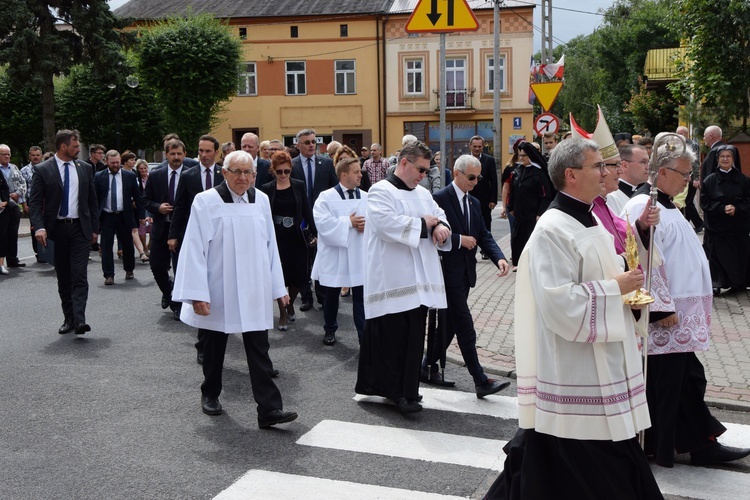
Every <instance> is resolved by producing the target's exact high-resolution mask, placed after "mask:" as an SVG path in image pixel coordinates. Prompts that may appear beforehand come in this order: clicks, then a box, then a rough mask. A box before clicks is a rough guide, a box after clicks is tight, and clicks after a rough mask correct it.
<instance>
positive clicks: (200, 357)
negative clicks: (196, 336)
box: [195, 352, 203, 365]
mask: <svg viewBox="0 0 750 500" xmlns="http://www.w3.org/2000/svg"><path fill="white" fill-rule="evenodd" d="M195 360H196V361H197V362H198V364H199V365H202V364H203V353H202V352H198V353H197V354H196V355H195Z"/></svg>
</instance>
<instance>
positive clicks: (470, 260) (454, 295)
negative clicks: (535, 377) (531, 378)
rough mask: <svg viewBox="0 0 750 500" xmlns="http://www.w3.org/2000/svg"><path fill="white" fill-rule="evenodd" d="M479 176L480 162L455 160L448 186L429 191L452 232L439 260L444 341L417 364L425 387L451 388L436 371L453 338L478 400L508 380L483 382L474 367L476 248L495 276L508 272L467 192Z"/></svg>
mask: <svg viewBox="0 0 750 500" xmlns="http://www.w3.org/2000/svg"><path fill="white" fill-rule="evenodd" d="M481 172H482V164H481V163H480V162H479V160H478V159H477V158H475V157H474V156H471V155H463V156H460V157H459V158H458V160H456V164H455V166H454V167H453V174H454V176H455V177H454V179H453V182H452V183H450V184H449V185H448V186H446V187H444V188H443V189H441V190H440V191H438V192H437V193H435V201H436V202H437V204H438V205H440V208H442V209H443V210H445V216H446V217H447V219H448V223H449V224H450V225H451V228H453V234H451V240H453V241H452V244H451V250H450V251H449V252H442V260H441V264H442V267H443V278H444V279H445V295H446V298H447V301H448V311H447V312H448V338H447V339H442V340H444V342H441V343H440V344H441V345H440V346H439V350H440V351H442V352H438V349H433V348H432V346H430V347H428V355H427V356H425V359H424V361H423V362H422V373H421V374H420V379H421V380H422V382H426V383H428V384H433V385H438V386H444V387H452V386H454V385H455V383H454V382H452V381H448V380H445V379H444V378H443V376H442V375H441V374H440V373H439V372H438V363H437V361H438V359H440V358H441V357H442V354H443V352H445V349H446V348H447V347H448V345H450V343H451V342H452V341H453V336H454V335H455V336H456V337H457V338H458V347H459V348H460V349H461V355H462V356H463V358H464V362H465V363H466V368H467V369H468V370H469V373H470V374H471V376H472V377H473V378H474V386H475V389H476V393H477V397H478V398H480V399H481V398H483V397H485V396H488V395H490V394H495V393H496V392H500V391H501V390H503V389H505V388H506V387H508V386H509V385H510V382H499V381H497V380H493V379H490V378H487V375H485V373H484V370H483V369H482V365H480V364H479V357H478V356H477V333H476V331H475V330H474V320H473V319H472V317H471V311H470V310H469V304H468V303H467V301H466V300H467V298H468V297H469V289H470V288H473V287H474V285H476V282H477V247H479V248H480V249H481V250H482V252H483V253H484V254H485V255H487V256H488V257H489V258H490V259H492V262H493V263H494V264H495V265H496V266H497V268H498V270H499V271H500V272H499V274H498V276H505V275H506V274H508V269H509V267H508V261H507V260H506V259H505V255H503V252H502V250H500V247H498V246H497V243H495V239H494V238H493V237H492V233H490V232H489V231H488V230H487V228H486V227H485V225H484V220H483V219H482V211H481V209H480V206H479V200H477V199H476V198H474V197H473V196H472V195H470V194H469V191H471V190H473V189H474V188H475V186H476V185H477V183H478V182H479V181H480V180H481V179H482V175H481Z"/></svg>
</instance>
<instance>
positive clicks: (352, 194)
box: [346, 189, 354, 200]
mask: <svg viewBox="0 0 750 500" xmlns="http://www.w3.org/2000/svg"><path fill="white" fill-rule="evenodd" d="M346 192H347V193H349V199H350V200H353V199H354V190H353V189H347V190H346Z"/></svg>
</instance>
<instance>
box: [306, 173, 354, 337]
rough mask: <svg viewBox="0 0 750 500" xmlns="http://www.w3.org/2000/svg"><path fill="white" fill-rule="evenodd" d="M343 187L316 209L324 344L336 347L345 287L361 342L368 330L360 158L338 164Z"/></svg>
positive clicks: (316, 277)
mask: <svg viewBox="0 0 750 500" xmlns="http://www.w3.org/2000/svg"><path fill="white" fill-rule="evenodd" d="M336 175H337V176H338V178H339V184H337V185H336V186H334V187H332V188H331V189H327V190H325V191H323V192H322V193H320V196H318V199H317V200H315V205H314V206H313V217H314V218H315V226H316V227H317V228H318V252H317V255H316V256H315V263H314V264H313V268H312V273H311V275H312V279H314V280H318V281H319V282H320V284H321V285H322V286H323V287H324V290H323V330H324V332H325V334H324V336H323V343H324V344H325V345H333V344H335V343H336V330H338V322H337V321H336V317H337V316H338V310H339V297H340V293H341V287H348V288H350V289H351V294H352V315H353V316H354V326H355V327H356V328H357V338H358V339H359V340H360V341H361V340H362V332H363V330H364V328H365V306H364V302H363V298H362V289H363V286H362V285H363V283H364V276H365V234H364V232H365V216H364V214H365V210H367V193H366V192H364V191H360V189H359V187H358V186H359V184H360V182H361V181H362V167H361V166H360V164H359V160H358V159H357V158H345V159H343V160H341V161H339V162H338V164H336Z"/></svg>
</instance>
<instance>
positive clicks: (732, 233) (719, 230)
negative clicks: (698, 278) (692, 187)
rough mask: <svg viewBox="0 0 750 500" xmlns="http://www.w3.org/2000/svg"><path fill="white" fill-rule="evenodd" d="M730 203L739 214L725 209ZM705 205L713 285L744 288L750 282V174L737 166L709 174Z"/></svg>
mask: <svg viewBox="0 0 750 500" xmlns="http://www.w3.org/2000/svg"><path fill="white" fill-rule="evenodd" d="M727 205H734V207H735V215H733V216H729V215H727V214H726V213H725V212H724V209H725V207H726V206H727ZM701 208H702V209H703V212H704V219H705V227H706V235H707V236H708V238H706V239H705V242H704V247H705V250H706V255H707V256H708V262H709V265H710V268H711V281H712V282H713V287H714V288H741V289H744V288H745V287H747V285H748V283H750V276H749V275H748V272H749V271H750V266H748V256H749V255H750V235H749V232H750V178H748V177H747V176H746V175H744V174H743V173H742V172H740V171H739V170H737V169H736V168H732V169H731V170H729V171H728V172H722V171H721V170H717V171H716V172H714V173H713V174H711V175H709V176H707V177H706V178H705V179H704V181H703V187H702V188H701Z"/></svg>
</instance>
